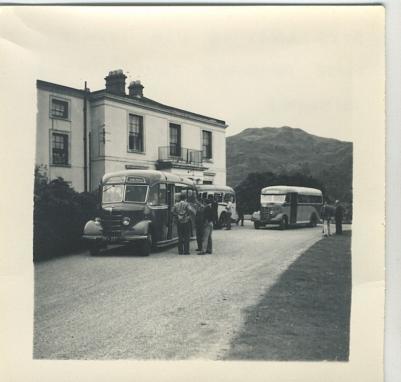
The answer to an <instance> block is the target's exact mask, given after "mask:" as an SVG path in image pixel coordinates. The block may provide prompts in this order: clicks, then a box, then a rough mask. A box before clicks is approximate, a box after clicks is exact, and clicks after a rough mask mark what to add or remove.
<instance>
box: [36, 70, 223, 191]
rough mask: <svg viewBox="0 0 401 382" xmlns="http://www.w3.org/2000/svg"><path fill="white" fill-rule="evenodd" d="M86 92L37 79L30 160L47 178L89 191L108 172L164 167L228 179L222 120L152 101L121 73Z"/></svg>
mask: <svg viewBox="0 0 401 382" xmlns="http://www.w3.org/2000/svg"><path fill="white" fill-rule="evenodd" d="M105 80H106V88H105V89H103V90H98V91H94V92H91V91H89V89H86V90H85V89H75V88H71V87H67V86H63V85H58V84H54V83H50V82H45V81H41V80H38V81H37V96H38V103H37V105H38V113H37V140H36V165H37V166H38V168H39V170H40V171H41V172H42V173H45V175H46V176H47V177H48V179H49V180H52V179H56V178H58V177H62V178H63V179H64V180H65V181H67V182H68V183H70V184H71V186H72V187H73V188H74V189H75V190H76V191H79V192H81V191H84V190H88V191H90V190H94V189H96V188H97V187H98V185H99V182H100V180H101V178H102V176H103V175H104V174H105V173H107V172H112V171H119V170H124V169H162V170H163V171H170V172H173V173H175V174H179V175H181V176H185V177H188V178H191V179H194V180H195V181H196V182H198V183H201V184H202V183H203V184H218V185H225V184H226V141H225V129H226V127H227V125H226V123H225V122H224V121H222V120H219V119H216V118H211V117H207V116H204V115H200V114H196V113H193V112H191V111H186V110H182V109H178V108H175V107H171V106H167V105H163V104H161V103H159V102H156V101H153V100H151V99H149V98H147V97H145V96H144V95H143V86H142V84H141V83H140V82H139V81H133V82H131V83H130V85H129V87H128V94H127V92H126V85H125V82H126V76H125V75H124V73H123V71H122V70H116V71H112V72H110V73H109V75H108V76H107V77H106V78H105Z"/></svg>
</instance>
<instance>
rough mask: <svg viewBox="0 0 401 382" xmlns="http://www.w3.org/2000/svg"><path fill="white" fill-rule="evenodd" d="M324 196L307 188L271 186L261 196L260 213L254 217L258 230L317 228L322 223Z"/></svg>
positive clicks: (264, 189)
mask: <svg viewBox="0 0 401 382" xmlns="http://www.w3.org/2000/svg"><path fill="white" fill-rule="evenodd" d="M322 203H323V196H322V192H321V191H320V190H317V189H315V188H307V187H293V186H270V187H265V188H263V189H262V191H261V195H260V211H258V212H255V213H254V214H253V215H252V220H253V222H254V226H255V228H256V229H258V228H260V227H264V226H266V225H278V226H280V228H281V229H286V228H288V227H289V226H295V225H308V226H311V227H315V226H316V224H317V223H318V222H319V221H320V218H319V217H320V209H321V206H322Z"/></svg>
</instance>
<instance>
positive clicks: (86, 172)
mask: <svg viewBox="0 0 401 382" xmlns="http://www.w3.org/2000/svg"><path fill="white" fill-rule="evenodd" d="M87 94H88V88H87V85H86V81H85V95H84V191H85V192H88V133H87V120H86V119H87V102H88V100H87Z"/></svg>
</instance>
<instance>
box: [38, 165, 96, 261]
mask: <svg viewBox="0 0 401 382" xmlns="http://www.w3.org/2000/svg"><path fill="white" fill-rule="evenodd" d="M95 214H96V196H95V194H92V193H85V192H83V193H78V192H76V191H74V189H72V188H71V187H70V186H69V185H68V183H66V182H65V181H64V180H63V179H62V178H58V179H55V180H52V181H51V182H49V183H47V182H45V181H43V177H42V176H40V175H38V174H37V172H36V173H35V191H34V218H33V222H34V235H33V258H34V260H35V261H36V260H42V259H47V258H50V257H56V256H60V255H63V254H66V253H69V252H71V251H74V250H77V249H80V248H82V247H83V246H82V241H81V235H82V231H83V227H84V225H85V223H86V222H87V221H88V220H89V219H91V218H93V217H94V215H95Z"/></svg>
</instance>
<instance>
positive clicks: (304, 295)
mask: <svg viewBox="0 0 401 382" xmlns="http://www.w3.org/2000/svg"><path fill="white" fill-rule="evenodd" d="M350 308H351V231H345V232H344V234H343V235H333V236H331V237H329V238H324V239H322V240H320V241H319V242H317V243H316V244H314V245H313V246H312V247H311V248H309V249H308V250H307V251H306V252H305V253H304V254H302V255H301V256H300V257H299V258H298V259H297V261H295V262H294V263H293V264H292V265H291V266H290V267H289V268H288V269H287V271H285V272H284V273H283V274H282V276H281V277H280V278H279V280H278V281H277V283H276V284H275V285H274V286H273V287H272V288H271V289H270V290H269V291H268V292H267V293H266V295H265V296H264V297H263V298H262V300H261V301H260V303H259V304H258V305H256V306H253V307H250V308H249V309H247V310H246V312H245V317H246V318H245V324H244V326H243V328H242V330H241V332H240V333H238V335H237V336H236V337H235V338H234V340H233V341H232V343H231V347H230V350H229V351H228V352H227V353H226V355H225V356H224V357H223V358H224V359H231V360H234V359H235V360H238V359H241V360H276V361H320V360H329V361H347V360H348V357H349V330H350V326H349V321H350Z"/></svg>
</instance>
